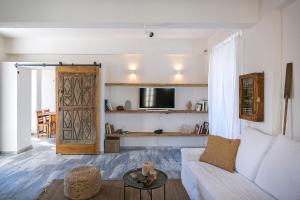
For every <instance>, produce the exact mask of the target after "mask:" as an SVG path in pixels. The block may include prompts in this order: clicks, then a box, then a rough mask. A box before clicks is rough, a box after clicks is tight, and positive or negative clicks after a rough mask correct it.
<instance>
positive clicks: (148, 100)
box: [139, 87, 175, 109]
mask: <svg viewBox="0 0 300 200" xmlns="http://www.w3.org/2000/svg"><path fill="white" fill-rule="evenodd" d="M139 107H140V108H141V109H172V108H175V88H150V87H149V88H140V106H139Z"/></svg>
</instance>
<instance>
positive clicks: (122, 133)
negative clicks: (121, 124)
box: [115, 129, 128, 135]
mask: <svg viewBox="0 0 300 200" xmlns="http://www.w3.org/2000/svg"><path fill="white" fill-rule="evenodd" d="M115 133H116V134H120V135H126V134H128V131H124V130H123V129H117V130H116V131H115Z"/></svg>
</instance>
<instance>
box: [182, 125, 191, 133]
mask: <svg viewBox="0 0 300 200" xmlns="http://www.w3.org/2000/svg"><path fill="white" fill-rule="evenodd" d="M180 132H181V133H182V134H190V133H192V132H193V127H192V126H191V125H189V124H182V125H181V127H180Z"/></svg>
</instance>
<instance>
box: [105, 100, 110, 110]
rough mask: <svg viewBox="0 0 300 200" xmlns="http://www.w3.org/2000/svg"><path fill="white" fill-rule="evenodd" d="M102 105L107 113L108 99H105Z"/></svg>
mask: <svg viewBox="0 0 300 200" xmlns="http://www.w3.org/2000/svg"><path fill="white" fill-rule="evenodd" d="M104 105H105V111H108V110H109V107H108V99H105V100H104Z"/></svg>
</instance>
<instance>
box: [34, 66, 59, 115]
mask: <svg viewBox="0 0 300 200" xmlns="http://www.w3.org/2000/svg"><path fill="white" fill-rule="evenodd" d="M40 73H41V79H40V81H41V82H39V83H38V84H41V108H42V109H47V108H49V109H50V111H51V112H55V110H56V108H55V107H56V105H55V101H56V94H55V69H46V70H40ZM38 98H39V97H38Z"/></svg>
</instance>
